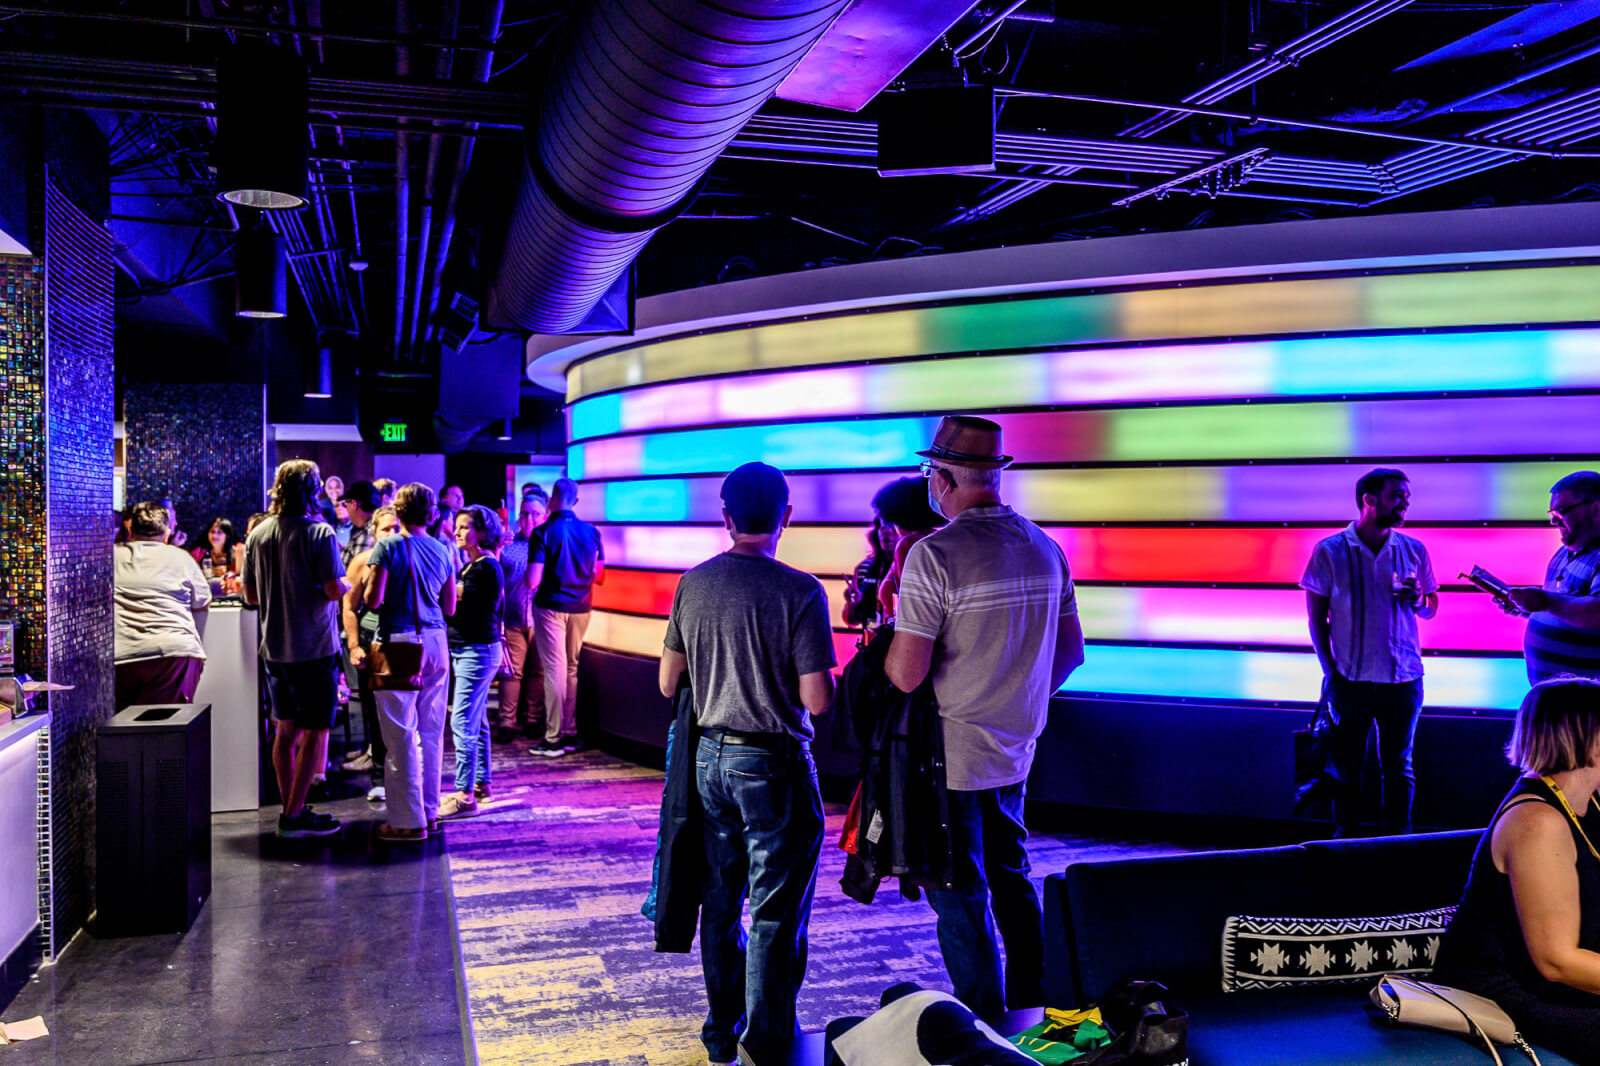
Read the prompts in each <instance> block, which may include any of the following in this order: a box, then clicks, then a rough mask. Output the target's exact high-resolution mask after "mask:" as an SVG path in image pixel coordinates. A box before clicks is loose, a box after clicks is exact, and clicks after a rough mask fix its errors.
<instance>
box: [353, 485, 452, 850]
mask: <svg viewBox="0 0 1600 1066" xmlns="http://www.w3.org/2000/svg"><path fill="white" fill-rule="evenodd" d="M394 510H395V514H396V515H398V516H399V518H400V523H401V527H402V528H401V530H400V533H399V534H398V535H396V536H393V537H390V538H388V539H387V540H380V541H379V542H378V543H377V545H376V546H375V547H374V548H373V549H372V554H371V555H370V556H369V557H368V558H367V587H366V592H365V593H364V599H365V601H366V604H367V608H368V609H369V610H373V611H377V612H378V640H379V641H382V642H384V643H388V642H391V641H393V642H395V643H411V644H420V645H422V665H421V669H420V672H419V676H420V678H421V687H420V688H417V689H380V690H379V691H378V692H377V693H376V695H377V700H378V728H379V729H380V730H381V731H382V732H383V742H384V744H386V745H387V746H388V749H389V751H388V758H387V759H386V760H385V761H384V776H383V787H384V793H385V802H386V803H387V805H388V809H389V820H388V821H387V822H385V823H383V824H382V825H380V826H378V830H377V837H378V839H379V840H384V841H389V842H393V843H401V842H408V841H419V840H426V839H428V830H429V829H430V828H433V827H434V825H435V824H436V823H437V820H438V817H439V764H440V762H441V759H442V757H443V751H444V722H445V704H446V689H447V687H448V684H449V677H450V649H449V646H448V644H447V643H446V639H445V628H444V620H445V618H446V617H447V616H448V615H450V614H452V613H453V612H454V611H455V609H456V580H455V578H456V573H455V567H454V566H452V565H451V561H450V551H449V549H448V548H446V547H445V546H444V545H443V544H440V543H439V542H438V541H437V540H434V539H433V538H432V537H430V536H428V526H429V524H430V523H431V522H432V520H433V516H434V513H435V511H434V500H433V490H432V489H430V488H428V486H426V485H423V484H419V483H417V482H412V483H411V484H409V485H405V486H402V487H401V489H400V491H399V492H397V493H396V494H395V501H394Z"/></svg>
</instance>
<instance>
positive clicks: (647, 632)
mask: <svg viewBox="0 0 1600 1066" xmlns="http://www.w3.org/2000/svg"><path fill="white" fill-rule="evenodd" d="M666 636H667V620H666V619H665V618H635V617H634V616H632V615H627V614H614V613H612V612H611V611H598V610H597V611H594V612H593V613H591V614H590V616H589V630H588V632H587V633H585V634H584V638H583V639H584V643H586V644H592V645H594V646H595V647H597V648H605V649H606V650H608V651H620V652H627V653H628V654H630V655H648V656H650V657H651V658H652V659H655V658H660V656H661V647H662V644H663V642H664V641H665V640H666ZM856 639H857V637H856V634H854V633H834V635H833V654H834V658H836V659H837V660H838V665H839V666H843V665H844V664H845V663H847V662H849V661H850V658H851V656H853V655H855V653H856ZM1519 665H1520V664H1519Z"/></svg>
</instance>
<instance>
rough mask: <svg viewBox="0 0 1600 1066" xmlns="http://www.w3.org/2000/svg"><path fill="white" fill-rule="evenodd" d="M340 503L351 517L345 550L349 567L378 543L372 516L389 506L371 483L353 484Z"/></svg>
mask: <svg viewBox="0 0 1600 1066" xmlns="http://www.w3.org/2000/svg"><path fill="white" fill-rule="evenodd" d="M339 502H341V503H343V504H344V509H345V513H346V514H348V515H349V516H350V526H351V528H350V536H349V537H348V538H347V539H346V540H345V544H344V550H343V555H344V565H345V566H347V567H348V566H349V565H350V561H351V560H352V559H354V558H355V557H356V556H358V555H361V554H364V553H365V552H369V551H371V550H372V546H373V545H374V544H376V543H377V539H376V531H375V529H374V527H373V525H372V516H373V515H374V514H376V513H377V511H378V509H379V508H380V507H384V506H387V505H386V504H385V503H383V502H382V499H381V496H380V494H379V492H378V489H377V486H375V485H374V484H373V483H372V482H370V481H353V482H351V483H350V487H349V488H347V489H345V490H344V493H343V494H342V495H341V496H340V501H339Z"/></svg>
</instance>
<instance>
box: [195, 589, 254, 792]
mask: <svg viewBox="0 0 1600 1066" xmlns="http://www.w3.org/2000/svg"><path fill="white" fill-rule="evenodd" d="M258 617H259V616H258V615H257V614H256V612H255V611H253V610H251V609H249V608H247V607H244V606H236V605H233V604H219V605H216V606H213V607H212V608H211V609H210V610H208V611H201V612H200V613H199V614H197V615H195V622H196V623H197V624H198V625H199V627H200V641H201V643H202V644H204V645H205V649H206V668H205V671H204V672H203V673H202V674H201V675H200V687H199V688H198V689H196V690H195V694H194V702H196V703H209V704H211V809H212V810H213V811H245V810H250V811H253V810H255V809H256V808H257V807H258V806H260V795H261V793H260V788H261V762H260V759H261V738H262V719H261V689H260V680H259V674H258V670H259V666H258V664H259V662H260V660H259V659H257V657H256V652H257V648H258V646H259V645H260V642H261V629H260V623H259V621H258Z"/></svg>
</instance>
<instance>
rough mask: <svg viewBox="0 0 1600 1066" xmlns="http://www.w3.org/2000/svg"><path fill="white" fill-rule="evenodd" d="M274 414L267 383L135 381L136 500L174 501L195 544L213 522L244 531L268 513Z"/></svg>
mask: <svg viewBox="0 0 1600 1066" xmlns="http://www.w3.org/2000/svg"><path fill="white" fill-rule="evenodd" d="M266 414H267V412H266V390H265V388H264V387H263V386H261V385H166V384H153V383H133V382H130V383H129V384H128V387H127V391H126V392H125V393H124V394H123V400H122V417H123V423H124V425H125V427H126V434H127V436H126V439H125V441H124V447H125V448H126V455H127V460H126V462H127V471H128V488H127V498H128V500H129V501H130V502H137V501H139V500H154V499H160V498H161V497H163V496H171V497H172V499H173V501H174V503H175V504H176V505H177V508H178V526H179V528H181V529H182V530H183V531H184V532H185V533H187V534H188V536H189V541H188V545H189V546H190V547H194V546H197V545H198V544H199V543H200V535H201V534H202V533H203V532H204V531H205V528H206V526H208V525H210V524H211V520H212V519H213V518H226V519H228V520H230V521H231V522H232V523H233V526H234V530H235V531H236V532H238V533H241V534H242V533H243V532H244V524H245V521H246V520H247V519H249V517H250V516H251V515H252V514H253V513H255V512H256V511H261V510H265V509H266V486H264V485H263V484H262V481H263V478H264V473H263V465H264V456H265V454H266V444H267V441H266Z"/></svg>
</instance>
